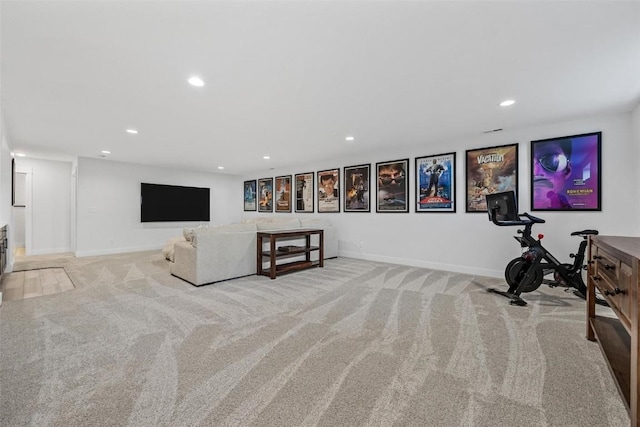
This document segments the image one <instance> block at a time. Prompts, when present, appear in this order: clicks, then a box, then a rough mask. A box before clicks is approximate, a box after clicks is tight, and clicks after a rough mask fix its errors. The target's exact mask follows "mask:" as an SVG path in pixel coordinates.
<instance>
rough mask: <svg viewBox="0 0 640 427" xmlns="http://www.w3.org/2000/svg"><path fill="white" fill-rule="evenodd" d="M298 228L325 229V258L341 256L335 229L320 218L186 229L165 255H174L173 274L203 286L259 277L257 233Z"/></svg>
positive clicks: (170, 245)
mask: <svg viewBox="0 0 640 427" xmlns="http://www.w3.org/2000/svg"><path fill="white" fill-rule="evenodd" d="M296 228H305V229H308V228H315V229H317V228H320V229H322V230H324V257H325V259H327V258H335V257H337V256H338V236H337V232H336V229H335V227H334V226H333V225H331V222H330V221H329V220H325V219H321V218H254V219H248V220H244V221H243V222H242V223H237V224H229V225H223V226H220V227H208V228H196V229H185V238H184V239H179V240H178V239H175V240H178V241H175V240H174V241H173V242H171V241H170V242H169V244H168V245H167V247H165V250H164V251H163V253H164V254H165V256H166V257H167V259H171V258H172V257H171V255H172V256H173V262H171V267H170V270H171V274H173V275H174V276H177V277H179V278H181V279H183V280H186V281H187V282H189V283H191V284H193V285H195V286H201V285H205V284H208V283H214V282H219V281H222V280H228V279H233V278H236V277H242V276H248V275H251V274H256V248H257V238H256V233H257V232H258V231H271V230H291V229H296ZM171 249H173V253H171ZM314 256H315V258H316V259H317V257H318V253H317V252H314V253H312V259H313V257H314Z"/></svg>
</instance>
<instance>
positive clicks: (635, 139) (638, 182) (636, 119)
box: [629, 102, 640, 235]
mask: <svg viewBox="0 0 640 427" xmlns="http://www.w3.org/2000/svg"><path fill="white" fill-rule="evenodd" d="M631 129H632V130H631V132H632V142H631V156H630V157H631V158H632V159H635V162H634V163H635V165H634V167H633V170H635V172H636V176H635V182H634V183H633V184H632V185H630V186H629V187H630V188H632V189H634V190H633V191H634V194H632V195H631V197H629V202H631V203H635V211H636V212H638V211H640V197H639V196H640V190H639V189H640V102H639V103H638V105H636V108H635V109H634V110H633V112H632V114H631ZM634 234H635V235H640V220H636V221H635V232H634Z"/></svg>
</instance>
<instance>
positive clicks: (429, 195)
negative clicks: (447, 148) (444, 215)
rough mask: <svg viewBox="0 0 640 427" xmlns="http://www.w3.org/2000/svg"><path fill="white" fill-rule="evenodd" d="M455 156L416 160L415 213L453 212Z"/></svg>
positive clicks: (450, 154)
mask: <svg viewBox="0 0 640 427" xmlns="http://www.w3.org/2000/svg"><path fill="white" fill-rule="evenodd" d="M455 164H456V154H455V153H449V154H440V155H437V156H428V157H419V158H416V182H417V185H416V212H455V210H456V206H455V202H454V199H455Z"/></svg>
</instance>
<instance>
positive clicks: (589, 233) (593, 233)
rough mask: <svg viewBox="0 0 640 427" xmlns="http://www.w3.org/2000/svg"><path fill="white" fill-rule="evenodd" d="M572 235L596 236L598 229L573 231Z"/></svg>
mask: <svg viewBox="0 0 640 427" xmlns="http://www.w3.org/2000/svg"><path fill="white" fill-rule="evenodd" d="M571 235H572V236H592V235H593V236H597V235H598V230H582V231H574V232H573V233H571Z"/></svg>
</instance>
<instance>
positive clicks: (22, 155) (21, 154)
mask: <svg viewBox="0 0 640 427" xmlns="http://www.w3.org/2000/svg"><path fill="white" fill-rule="evenodd" d="M16 156H18V157H25V156H26V154H24V153H16Z"/></svg>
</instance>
